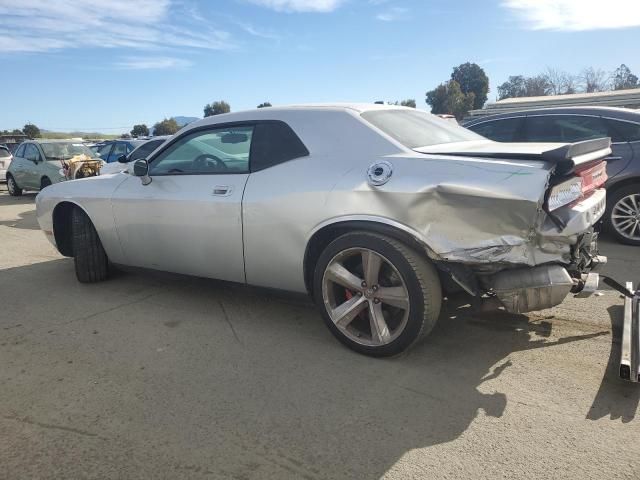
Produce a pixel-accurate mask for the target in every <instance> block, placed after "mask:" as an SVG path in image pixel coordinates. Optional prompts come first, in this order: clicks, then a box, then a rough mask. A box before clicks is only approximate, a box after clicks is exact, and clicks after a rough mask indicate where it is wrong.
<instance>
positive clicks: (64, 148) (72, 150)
mask: <svg viewBox="0 0 640 480" xmlns="http://www.w3.org/2000/svg"><path fill="white" fill-rule="evenodd" d="M40 146H41V147H42V151H43V152H44V156H45V157H47V160H68V159H70V158H71V157H75V156H76V155H86V156H87V157H91V158H93V157H95V154H94V153H93V152H92V151H91V150H90V149H88V148H87V147H85V146H84V145H82V144H81V143H73V142H55V143H53V142H52V143H41V144H40Z"/></svg>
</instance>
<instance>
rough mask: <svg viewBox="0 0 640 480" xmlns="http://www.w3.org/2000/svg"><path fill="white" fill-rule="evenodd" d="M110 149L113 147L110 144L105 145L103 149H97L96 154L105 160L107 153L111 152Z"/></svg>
mask: <svg viewBox="0 0 640 480" xmlns="http://www.w3.org/2000/svg"><path fill="white" fill-rule="evenodd" d="M111 147H113V145H112V144H111V143H109V144H107V145H105V146H103V147H100V148H99V149H98V153H99V154H100V156H101V157H102V158H107V157H108V156H109V152H110V151H111Z"/></svg>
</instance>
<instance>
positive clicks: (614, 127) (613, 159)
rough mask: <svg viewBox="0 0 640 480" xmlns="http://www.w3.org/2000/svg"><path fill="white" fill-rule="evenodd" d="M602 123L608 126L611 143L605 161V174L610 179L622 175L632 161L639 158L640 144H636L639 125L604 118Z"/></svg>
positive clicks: (639, 131) (638, 139)
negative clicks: (609, 153)
mask: <svg viewBox="0 0 640 480" xmlns="http://www.w3.org/2000/svg"><path fill="white" fill-rule="evenodd" d="M604 121H605V122H606V123H607V125H609V136H610V137H611V142H612V143H611V150H612V152H611V155H610V156H609V157H608V158H607V159H606V160H607V173H608V175H609V177H610V178H611V177H614V176H616V175H618V174H620V173H622V172H623V171H624V170H625V169H626V168H627V167H628V166H629V164H630V163H631V162H632V161H636V160H637V159H639V158H640V151H638V150H639V149H638V146H639V145H640V144H639V143H637V142H638V141H640V124H637V123H633V122H626V121H622V120H614V119H612V118H605V119H604ZM634 145H636V148H634Z"/></svg>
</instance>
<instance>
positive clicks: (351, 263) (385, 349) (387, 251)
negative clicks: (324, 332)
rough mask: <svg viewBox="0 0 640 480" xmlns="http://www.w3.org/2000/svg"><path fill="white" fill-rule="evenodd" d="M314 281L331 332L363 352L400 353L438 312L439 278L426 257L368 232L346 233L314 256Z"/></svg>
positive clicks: (428, 329)
mask: <svg viewBox="0 0 640 480" xmlns="http://www.w3.org/2000/svg"><path fill="white" fill-rule="evenodd" d="M365 263H366V264H367V266H365ZM373 265H375V266H373ZM367 279H368V282H367ZM313 285H314V298H315V301H316V304H317V305H318V307H320V308H321V310H322V316H323V318H324V321H325V323H326V324H327V327H328V328H329V330H331V333H333V335H334V336H335V337H336V338H337V339H338V340H339V341H340V342H342V343H343V344H345V345H346V346H348V347H349V348H351V349H352V350H355V351H356V352H358V353H362V354H365V355H370V356H374V357H388V356H393V355H397V354H399V353H402V352H404V351H405V350H407V349H408V348H409V347H411V345H413V344H414V343H415V342H416V341H417V340H418V339H419V338H420V337H421V336H423V335H427V334H428V333H429V332H431V330H432V329H433V327H434V326H435V324H436V321H437V320H438V316H439V315H440V306H441V303H442V288H441V285H440V279H439V277H438V273H437V271H436V269H435V268H434V266H433V265H432V264H431V263H430V262H429V260H428V258H427V257H426V255H425V254H424V253H419V252H416V251H415V250H413V249H412V248H410V247H408V246H407V245H405V244H403V243H401V242H399V241H397V240H395V239H393V238H390V237H387V236H385V235H380V234H377V233H373V232H365V231H361V232H350V233H347V234H345V235H342V236H340V237H338V238H337V239H336V240H334V241H333V242H331V243H330V244H329V246H327V248H325V250H324V251H323V252H322V254H321V255H320V258H319V259H318V262H317V264H316V267H315V272H314V282H313ZM332 317H333V318H332Z"/></svg>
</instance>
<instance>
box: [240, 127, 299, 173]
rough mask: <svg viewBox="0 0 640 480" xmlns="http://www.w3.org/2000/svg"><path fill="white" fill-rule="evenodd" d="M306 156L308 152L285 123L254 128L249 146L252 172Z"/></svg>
mask: <svg viewBox="0 0 640 480" xmlns="http://www.w3.org/2000/svg"><path fill="white" fill-rule="evenodd" d="M307 155H309V150H307V147H305V146H304V144H303V143H302V141H301V140H300V139H299V138H298V136H297V135H296V134H295V133H294V131H293V130H291V127H289V125H287V124H286V123H284V122H267V123H259V124H258V125H256V126H255V130H254V132H253V143H252V145H251V171H252V172H257V171H259V170H264V169H265V168H269V167H272V166H274V165H278V164H280V163H283V162H287V161H289V160H293V159H294V158H299V157H305V156H307Z"/></svg>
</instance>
